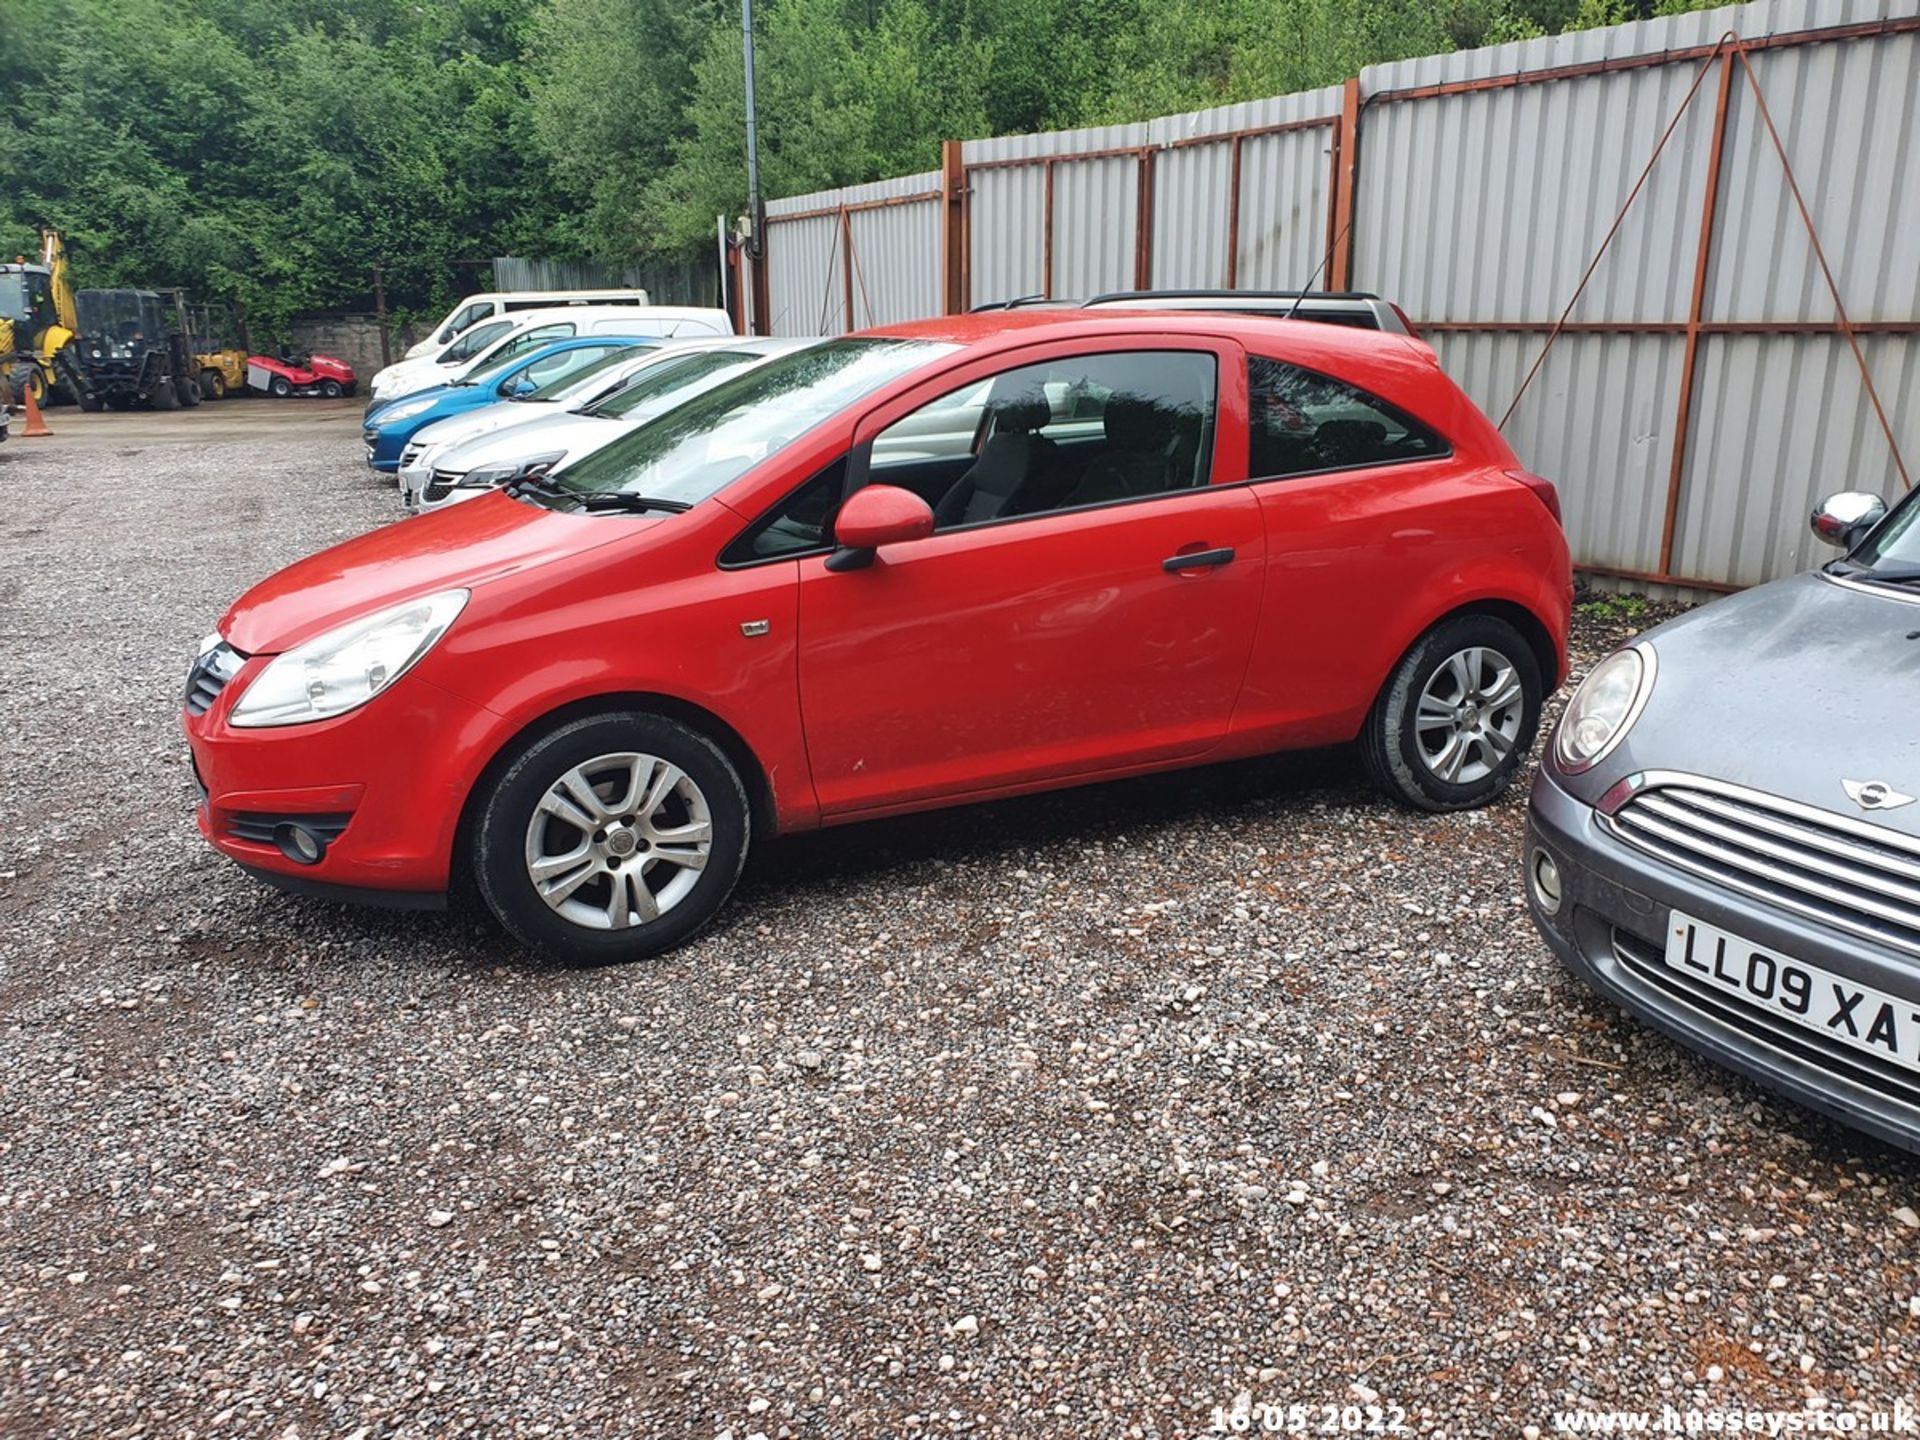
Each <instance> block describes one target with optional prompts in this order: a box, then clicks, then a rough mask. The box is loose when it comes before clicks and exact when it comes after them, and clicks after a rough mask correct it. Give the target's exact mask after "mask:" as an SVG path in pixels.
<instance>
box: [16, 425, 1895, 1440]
mask: <svg viewBox="0 0 1920 1440" xmlns="http://www.w3.org/2000/svg"><path fill="white" fill-rule="evenodd" d="M350 408H351V407H349V410H350ZM250 409H251V413H252V414H254V415H256V416H258V417H260V418H259V419H258V421H257V422H253V423H250V424H243V425H242V427H241V430H242V432H244V433H245V436H246V438H244V439H225V438H223V439H221V440H219V441H218V442H217V443H208V444H195V445H182V444H179V443H177V441H178V439H179V435H178V433H177V432H176V431H168V432H166V433H164V434H159V435H158V438H155V436H154V434H153V433H152V432H150V431H148V430H142V429H139V428H137V423H138V418H139V417H131V416H118V417H116V416H103V417H75V416H72V415H71V414H69V413H67V412H56V415H55V420H56V427H57V428H58V427H59V425H60V422H62V421H64V422H65V424H66V426H68V427H70V428H78V427H80V426H83V425H85V424H86V423H87V422H89V421H90V422H91V423H92V424H93V425H95V426H99V425H110V424H114V423H117V422H125V423H127V425H128V429H127V430H126V432H125V433H126V435H127V437H128V440H129V443H127V444H125V445H121V446H117V447H116V446H113V445H111V444H103V443H98V436H99V434H100V433H101V432H99V431H93V432H91V433H92V435H93V436H94V438H95V442H96V443H92V444H90V445H87V446H84V447H82V446H79V445H62V444H61V443H60V442H58V441H54V442H41V443H43V444H44V446H45V448H43V449H37V450H36V449H34V448H33V445H34V442H15V443H12V444H9V445H8V446H6V447H5V448H4V450H0V492H4V493H6V494H7V495H9V496H10V497H11V500H12V503H11V504H9V505H8V506H7V508H6V511H5V513H4V516H0V526H4V534H5V543H4V547H0V728H3V729H4V731H5V733H6V735H7V737H8V738H7V742H6V745H7V757H8V759H7V764H6V766H5V769H4V773H3V774H0V808H3V809H4V813H5V814H6V815H7V816H8V817H9V819H8V822H7V824H6V826H5V829H4V831H3V832H0V1026H4V1045H3V1046H0V1117H3V1118H0V1433H4V1434H6V1435H9V1436H12V1435H20V1436H62V1437H64V1436H74V1437H82V1436H84V1437H95V1436H122V1435H154V1436H255V1435H258V1436H273V1437H290V1436H295V1435H298V1436H304V1437H312V1436H334V1435H339V1436H357V1437H365V1440H373V1437H386V1436H450V1435H477V1436H489V1437H492V1436H507V1435H516V1436H517V1435H564V1436H615V1435H620V1436H653V1435H660V1436H678V1435H689V1436H699V1437H711V1436H719V1435H727V1434H731V1435H732V1436H733V1437H735V1440H747V1437H749V1436H753V1435H764V1436H767V1437H775V1436H781V1435H794V1436H826V1435H833V1436H840V1435H858V1436H868V1435H875V1436H877V1435H913V1434H935V1435H939V1434H959V1433H965V1434H978V1435H999V1434H1009V1435H1012V1434H1046V1435H1058V1436H1073V1437H1077V1436H1109V1435H1113V1436H1120V1435H1140V1436H1172V1435H1182V1434H1189V1433H1195V1432H1200V1431H1204V1430H1205V1429H1207V1427H1208V1426H1209V1424H1210V1423H1211V1421H1212V1418H1213V1417H1212V1410H1213V1407H1215V1406H1223V1407H1231V1406H1233V1405H1234V1403H1235V1401H1236V1398H1237V1397H1242V1396H1245V1397H1249V1398H1250V1399H1251V1401H1252V1402H1253V1403H1254V1404H1256V1405H1258V1404H1276V1405H1286V1404H1291V1403H1298V1404H1307V1405H1314V1406H1320V1405H1325V1404H1366V1403H1369V1402H1371V1403H1376V1404H1379V1405H1382V1406H1388V1405H1392V1406H1399V1407H1403V1408H1404V1409H1405V1411H1406V1412H1407V1416H1408V1419H1407V1424H1408V1427H1409V1429H1410V1430H1411V1431H1413V1432H1414V1433H1418V1434H1423V1435H1436V1436H1438V1435H1446V1436H1461V1437H1467V1436H1483V1435H1488V1436H1490V1435H1514V1434H1522V1433H1525V1428H1524V1427H1529V1426H1533V1427H1538V1428H1539V1429H1540V1430H1542V1431H1547V1430H1549V1429H1550V1427H1551V1424H1552V1413H1553V1412H1554V1411H1555V1410H1558V1409H1563V1408H1566V1407H1570V1406H1574V1405H1578V1404H1581V1403H1589V1404H1595V1405H1600V1406H1606V1407H1616V1406H1631V1407H1641V1406H1651V1407H1655V1408H1657V1407H1659V1406H1660V1405H1661V1404H1663V1403H1664V1404H1668V1405H1672V1406H1675V1407H1685V1406H1688V1405H1711V1406H1721V1405H1739V1406H1743V1407H1759V1408H1766V1409H1775V1408H1785V1409H1795V1410H1797V1409H1799V1408H1800V1407H1801V1406H1802V1405H1803V1403H1804V1404H1819V1405H1824V1406H1826V1407H1830V1408H1831V1409H1834V1410H1844V1409H1849V1408H1851V1409H1856V1410H1860V1411H1867V1410H1872V1409H1876V1408H1878V1409H1887V1408H1889V1407H1891V1405H1892V1404H1893V1402H1894V1401H1895V1400H1896V1399H1904V1400H1908V1401H1911V1400H1913V1399H1914V1398H1915V1397H1916V1392H1917V1391H1920V1382H1916V1378H1915V1367H1916V1364H1920V1355H1917V1354H1916V1348H1917V1347H1916V1346H1915V1344H1914V1334H1913V1332H1914V1329H1915V1327H1916V1325H1920V1319H1916V1318H1915V1317H1920V1298H1915V1297H1916V1294H1917V1293H1920V1277H1917V1276H1916V1251H1917V1249H1920V1228H1916V1227H1917V1226H1920V1220H1917V1219H1916V1216H1915V1213H1914V1207H1915V1206H1916V1205H1920V1199H1917V1198H1916V1191H1917V1190H1920V1186H1916V1178H1917V1177H1920V1164H1916V1162H1915V1161H1914V1160H1912V1159H1909V1158H1907V1157H1905V1156H1902V1155H1899V1154H1897V1153H1895V1152H1892V1151H1890V1150H1886V1149H1884V1148H1881V1147H1879V1146H1877V1145H1876V1144H1874V1143H1873V1142H1871V1141H1869V1140H1867V1139H1865V1138H1863V1137H1860V1136H1856V1135H1853V1134H1850V1133H1848V1132H1846V1131H1843V1130H1840V1129H1838V1128H1835V1127H1833V1126H1830V1125H1828V1124H1826V1123H1824V1122H1822V1121H1820V1120H1818V1119H1816V1118H1814V1117H1812V1116H1810V1115H1808V1114H1806V1113H1804V1112H1801V1111H1799V1110H1797V1109H1795V1108H1793V1107H1791V1106H1789V1105H1787V1104H1785V1103H1783V1102H1779V1101H1776V1100H1774V1099H1772V1098H1770V1097H1769V1096H1768V1095H1766V1094H1765V1093H1763V1092H1761V1091H1759V1090H1757V1089H1754V1088H1751V1087H1749V1086H1747V1085H1745V1084H1744V1083H1742V1082H1740V1081H1737V1080H1735V1079H1733V1078H1731V1077H1729V1076H1726V1075H1723V1074H1721V1073H1719V1072H1717V1071H1715V1070H1713V1069H1712V1068H1710V1067H1708V1066H1706V1065H1704V1064H1701V1063H1698V1062H1696V1061H1694V1060H1693V1059H1691V1058H1690V1057H1688V1056H1687V1055H1685V1054H1684V1053H1682V1052H1681V1051H1679V1050H1678V1049H1676V1048H1675V1047H1674V1046H1672V1045H1670V1044H1668V1043H1666V1042H1665V1041H1663V1040H1661V1039H1659V1038H1657V1037H1655V1036H1652V1035H1650V1034H1647V1033H1645V1032H1643V1031H1642V1030H1640V1029H1638V1028H1636V1027H1634V1026H1632V1025H1630V1024H1628V1023H1626V1022H1625V1021H1623V1020H1622V1019H1621V1018H1620V1016H1619V1015H1618V1014H1617V1012H1615V1011H1614V1010H1612V1009H1611V1008H1610V1007H1608V1006H1606V1005H1605V1004H1602V1003H1600V1002H1598V1001H1596V1000H1594V999H1592V998H1591V997H1589V996H1588V995H1587V994H1586V993H1585V992H1584V991H1583V990H1582V989H1580V988H1579V987H1578V986H1577V985H1576V984H1575V983H1573V982H1572V981H1570V980H1569V979H1568V978H1566V977H1565V976H1563V975H1562V973H1561V972H1560V970H1559V968H1558V967H1557V965H1556V964H1555V963H1554V962H1553V961H1552V959H1551V958H1550V956H1549V955H1548V954H1547V952H1546V951H1545V949H1544V948H1543V947H1542V946H1541V945H1540V944H1539V943H1538V942H1537V941H1536V939H1535V937H1534V934H1533V931H1532V929H1531V926H1530V925H1529V923H1528V921H1527V918H1526V915H1525V911H1524V908H1523V904H1522V900H1521V895H1520V890H1519V883H1518V869H1517V860H1518V846H1519V837H1520V831H1521V812H1522V802H1521V797H1520V792H1516V793H1515V795H1514V796H1513V797H1512V798H1511V799H1510V800H1509V802H1508V803H1506V804H1504V805H1502V806H1500V807H1499V808H1497V809H1495V810H1492V811H1489V812H1485V813H1480V814H1473V815H1465V816H1456V817H1451V818H1433V817H1429V816H1422V815H1415V814H1411V813H1408V812H1406V811H1403V810H1399V809H1396V808H1394V807H1392V806H1391V805H1388V804H1386V803H1384V802H1383V801H1381V800H1379V799H1377V798H1375V797H1373V796H1372V795H1370V794H1369V793H1368V792H1367V791H1365V790H1364V789H1363V788H1362V787H1361V785H1360V783H1359V782H1358V780H1357V778H1356V775H1355V772H1354V769H1353V767H1352V766H1351V765H1350V764H1349V762H1348V761H1347V760H1346V759H1345V758H1343V757H1341V756H1337V755H1336V756H1309V757H1297V758H1292V759H1287V760H1282V761H1274V762H1263V763H1260V764H1252V765H1237V766H1232V767H1225V768H1219V769H1213V770H1206V771H1200V772H1192V773H1188V774H1184V775H1178V776H1173V777H1166V778H1159V779H1155V780H1151V781H1141V782H1133V783H1127V784H1120V785H1109V786H1104V787H1100V788H1095V789H1087V790H1079V791H1073V792H1068V793H1066V794H1061V795H1055V796H1049V797H1043V798H1039V799H1033V800H1025V801H1019V802H1009V803H1002V804H995V805H990V806H983V807H978V808H974V809H967V810H958V811H953V812H949V813H946V814H943V815H937V816H933V817H925V818H917V819H911V820H903V821H895V822H888V823H882V824H874V825H869V826H865V827H857V828H853V829H848V830H842V831H837V832H830V833H828V834H824V835H820V836H815V837H804V838H798V839H794V840H789V841H786V842H783V843H781V844H780V845H778V846H777V847H773V848H771V849H770V850H769V851H767V852H766V853H764V854H763V855H762V856H761V857H760V858H759V859H758V860H757V862H756V863H755V865H754V866H753V867H752V868H751V870H750V872H749V875H748V878H747V880H746V882H745V884H744V885H743V887H742V889H741V891H740V893H739V894H738V895H737V896H736V899H735V901H734V904H733V905H732V907H731V909H730V910H729V911H728V912H727V914H726V916H725V917H724V918H723V920H722V921H721V923H720V924H719V925H718V926H717V927H716V928H715V929H713V930H712V931H710V932H708V933H707V934H706V935H705V936H704V937H702V938H701V939H700V940H699V941H697V942H696V943H695V944H693V945H691V946H689V947H688V948H686V949H683V950H681V951H679V952H678V953H676V954H673V955H671V956H668V957H666V958H665V959H663V960H661V961H658V962H656V963H653V964H651V965H646V966H639V967H630V968H626V969H621V970H602V971H594V972H583V971H566V970H560V969H556V968H553V967H551V966H548V965H545V964H543V963H541V962H540V961H538V960H535V959H532V958H530V957H528V956H527V955H525V954H523V953H520V952H518V951H517V950H516V949H514V948H513V946H511V945H510V944H509V943H508V942H506V941H505V940H504V939H503V938H502V937H501V936H500V935H499V934H498V933H496V932H495V931H493V930H492V929H491V928H489V927H487V926H484V925H482V924H481V923H479V922H478V921H477V920H473V919H459V918H445V917H417V916H415V917H406V916H395V915H388V914H380V913H374V912H358V911H352V910H347V909H343V908H338V907H334V906H330V905H325V904H321V903H318V902H311V901H303V900H294V899H290V898H286V897H282V896H280V895H278V894H276V893H274V892H273V891H271V890H268V889H266V888H264V887H262V886H260V885H258V884H256V883H254V882H252V881H250V880H248V879H247V878H246V877H245V876H244V875H242V874H241V873H240V872H239V871H238V870H236V869H234V868H233V867H232V866H230V865H229V864H228V863H227V862H225V861H223V860H221V859H220V858H218V857H217V856H215V855H214V854H213V853H212V852H211V851H209V850H208V849H206V848H205V847H204V846H203V845H202V844H201V842H200V841H199V839H198V838H197V836H196V835H195V833H194V831H193V826H192V824H191V821H190V818H189V803H190V801H189V789H188V780H187V775H186V772H185V767H184V765H183V763H182V757H183V745H182V742H181V739H180V736H179V732H178V727H177V720H176V711H177V705H178V699H177V697H178V693H179V687H180V683H181V679H182V676H183V674H184V672H185V667H186V664H187V660H188V658H189V656H190V655H191V653H192V647H193V642H194V641H195V639H196V638H197V637H198V636H199V635H201V634H202V633H203V632H205V631H206V630H207V629H208V628H210V626H211V624H212V622H213V620H214V619H215V618H216V617H217V616H218V614H219V613H220V611H221V609H222V608H223V606H224V605H225V604H226V602H227V601H228V600H229V599H231V598H232V596H234V595H235V594H236V593H237V592H238V591H239V590H240V589H241V588H242V587H243V586H244V585H246V584H247V583H249V582H250V581H251V580H253V579H255V578H256V577H258V576H260V575H262V574H264V573H266V572H267V571H269V570H271V569H273V568H274V567H276V566H278V565H280V564H282V563H284V562H286V561H289V560H292V559H294V558H295V557H297V556H299V555H301V554H303V553H305V552H307V551H310V550H312V549H315V548H317V547H319V546H321V545H323V544H326V543H328V542H331V541H333V540H336V539H339V538H342V537H345V536H348V535H351V534H353V533H355V532H357V531H360V530H363V529H366V528H368V527H369V526H371V525H374V524H378V523H381V522H383V521H385V520H387V519H388V518H389V517H390V516H392V515H393V514H394V513H395V509H396V507H395V505H394V503H393V496H392V492H391V490H390V488H389V487H387V486H386V485H385V484H383V483H379V482H376V481H374V480H373V479H371V478H370V477H369V476H368V475H367V474H366V473H365V472H364V471H363V470H361V469H360V468H359V467H358V465H357V455H356V451H357V441H356V439H355V436H354V431H353V427H352V423H351V421H352V416H351V414H350V413H348V412H346V411H343V412H342V419H341V421H340V422H339V423H338V424H334V425H329V426H322V427H317V428H316V427H312V426H309V427H308V433H300V434H298V435H296V436H295V437H294V438H291V439H289V438H285V437H284V435H282V434H280V433H278V432H276V429H275V426H274V422H273V420H272V415H273V411H272V410H271V409H270V408H269V407H267V406H266V405H264V404H262V405H258V406H254V407H250ZM191 418H192V417H189V420H188V421H181V422H179V423H180V424H182V425H185V424H187V423H189V422H190V420H191ZM1630 628H1631V627H1630V624H1629V623H1626V622H1623V621H1622V620H1620V619H1619V618H1618V617H1613V618H1607V617H1601V616H1592V615H1589V616H1585V617H1583V619H1582V622H1581V632H1580V636H1579V651H1580V660H1581V664H1582V667H1583V668H1584V666H1585V665H1586V664H1588V663H1591V661H1592V660H1593V659H1595V658H1596V657H1597V656H1598V654H1599V653H1601V652H1602V651H1604V650H1605V649H1606V648H1609V647H1610V646H1611V645H1612V644H1613V643H1615V642H1616V641H1617V639H1618V638H1619V637H1620V636H1621V635H1623V634H1625V633H1627V631H1628V630H1629V629H1630ZM1522 788H1524V787H1522Z"/></svg>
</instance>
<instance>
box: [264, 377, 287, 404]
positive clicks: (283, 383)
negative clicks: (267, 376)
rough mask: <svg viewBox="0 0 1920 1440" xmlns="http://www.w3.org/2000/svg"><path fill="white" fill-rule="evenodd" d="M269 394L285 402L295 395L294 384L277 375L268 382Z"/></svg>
mask: <svg viewBox="0 0 1920 1440" xmlns="http://www.w3.org/2000/svg"><path fill="white" fill-rule="evenodd" d="M267 393H268V394H269V395H271V396H273V398H274V399H276V400H284V399H286V398H287V397H288V396H289V395H291V394H293V382H292V381H291V380H289V379H287V377H286V376H284V375H276V376H274V377H273V379H271V380H269V381H268V382H267Z"/></svg>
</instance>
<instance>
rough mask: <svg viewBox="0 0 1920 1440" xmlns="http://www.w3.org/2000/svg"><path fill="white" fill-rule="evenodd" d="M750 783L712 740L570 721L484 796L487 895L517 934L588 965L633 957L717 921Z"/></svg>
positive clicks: (739, 854) (669, 726)
mask: <svg viewBox="0 0 1920 1440" xmlns="http://www.w3.org/2000/svg"><path fill="white" fill-rule="evenodd" d="M749 830H750V817H749V807H748V803H747V793H746V788H745V786H744V785H742V783H741V780H740V775H739V772H738V771H737V770H735V768H734V766H733V763H732V762H731V761H730V760H728V759H727V757H726V754H725V753H724V752H723V751H722V750H721V749H720V747H719V746H717V745H715V744H714V743H713V742H712V741H711V740H709V739H708V738H707V737H706V736H704V735H701V734H700V733H698V732H697V731H695V730H692V729H690V728H689V727H687V726H685V725H682V724H680V723H679V722H677V721H673V720H668V719H665V718H663V717H661V716H658V715H649V714H644V713H637V712H629V713H621V714H608V715H598V716H592V717H589V718H586V719H582V720H575V721H573V722H571V723H570V724H567V725H563V726H561V727H560V728H559V729H557V730H554V731H552V732H551V733H549V734H547V735H544V736H541V737H539V738H537V739H535V740H534V741H532V742H531V743H530V744H529V745H527V746H526V748H525V749H524V750H523V751H522V753H521V754H520V756H519V757H518V758H517V759H516V760H514V761H513V763H512V764H510V765H509V766H508V767H507V769H506V770H505V772H504V773H503V774H501V776H500V777H499V779H498V781H497V782H495V784H494V785H493V787H492V790H491V792H490V793H489V795H488V796H487V799H486V803H485V805H484V808H483V810H482V812H481V815H480V820H479V824H478V826H477V829H476V832H475V837H474V871H475V876H476V878H477V879H478V881H479V884H480V890H481V893H482V894H483V895H484V896H485V897H486V900H487V903H488V905H489V906H491V907H492V909H493V911H494V913H495V914H496V915H498V916H499V917H500V921H501V923H502V924H504V925H505V926H506V927H507V928H508V929H509V930H511V931H512V932H513V933H514V934H515V935H517V936H518V937H519V938H520V939H522V940H524V941H525V942H526V943H527V944H529V945H532V946H534V947H536V948H539V949H543V950H548V951H552V952H554V953H557V954H560V955H562V956H564V957H566V958H568V959H571V960H575V961H580V962H584V963H587V964H605V963H609V962H615V961H621V960H636V959H640V958H642V957H644V956H647V955H653V954H656V953H658V952H659V951H661V950H665V949H667V948H669V947H670V946H673V945H677V944H679V943H680V942H681V941H683V940H685V939H686V938H687V937H688V936H689V935H691V934H693V933H694V931H696V930H698V929H699V928H700V927H701V926H702V925H704V924H706V922H707V921H708V920H709V919H711V918H712V916H713V914H714V912H715V911H717V910H718V909H719V908H720V906H721V904H722V903H724V902H725V900H726V898H727V896H728V894H729V893H731V892H732V890H733V886H734V882H735V881H736V880H738V879H739V876H740V870H741V867H742V865H744V864H745V862H746V856H747V845H748V839H749Z"/></svg>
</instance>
